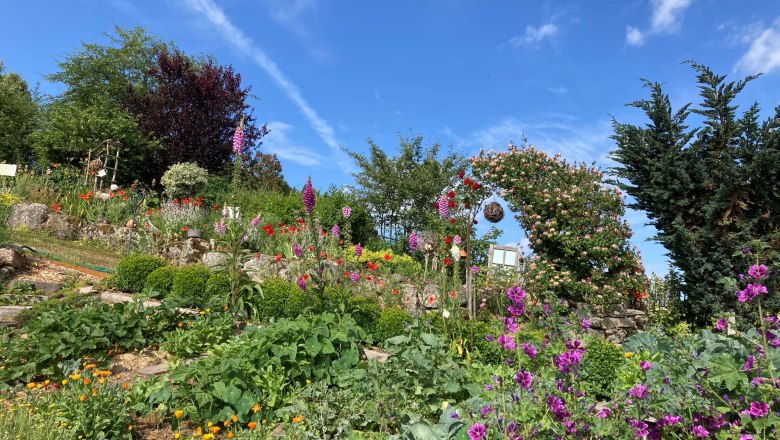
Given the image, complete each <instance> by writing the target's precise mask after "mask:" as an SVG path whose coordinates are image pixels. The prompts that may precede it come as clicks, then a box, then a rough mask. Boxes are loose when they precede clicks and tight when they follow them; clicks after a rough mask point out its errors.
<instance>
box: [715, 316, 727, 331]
mask: <svg viewBox="0 0 780 440" xmlns="http://www.w3.org/2000/svg"><path fill="white" fill-rule="evenodd" d="M727 327H728V323H727V322H726V319H725V318H720V319H718V320H717V321H716V322H715V330H720V331H724V330H726V328H727Z"/></svg>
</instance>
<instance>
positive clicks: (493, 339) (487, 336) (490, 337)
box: [485, 334, 496, 342]
mask: <svg viewBox="0 0 780 440" xmlns="http://www.w3.org/2000/svg"><path fill="white" fill-rule="evenodd" d="M485 340H486V341H488V342H493V341H495V340H496V338H494V337H493V335H491V334H487V335H485Z"/></svg>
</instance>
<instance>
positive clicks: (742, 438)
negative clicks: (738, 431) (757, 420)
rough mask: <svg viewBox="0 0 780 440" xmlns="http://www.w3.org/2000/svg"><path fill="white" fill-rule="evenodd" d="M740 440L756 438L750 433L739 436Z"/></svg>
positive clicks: (753, 439)
mask: <svg viewBox="0 0 780 440" xmlns="http://www.w3.org/2000/svg"><path fill="white" fill-rule="evenodd" d="M739 440H755V438H754V437H753V436H752V435H750V434H742V435H740V436H739Z"/></svg>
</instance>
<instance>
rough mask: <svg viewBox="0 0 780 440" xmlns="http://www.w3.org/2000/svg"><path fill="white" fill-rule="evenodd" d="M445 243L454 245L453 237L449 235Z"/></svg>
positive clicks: (445, 238)
mask: <svg viewBox="0 0 780 440" xmlns="http://www.w3.org/2000/svg"><path fill="white" fill-rule="evenodd" d="M444 242H445V243H447V244H450V243H452V237H450V236H449V235H448V236H446V237H444Z"/></svg>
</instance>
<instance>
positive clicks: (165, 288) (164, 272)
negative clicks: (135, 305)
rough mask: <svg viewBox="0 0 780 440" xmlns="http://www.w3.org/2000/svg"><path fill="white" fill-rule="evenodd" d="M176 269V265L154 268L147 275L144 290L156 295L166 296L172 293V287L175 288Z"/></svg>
mask: <svg viewBox="0 0 780 440" xmlns="http://www.w3.org/2000/svg"><path fill="white" fill-rule="evenodd" d="M176 270H177V268H176V267H175V266H163V267H158V268H157V269H155V270H153V271H152V273H150V274H149V276H148V277H146V281H145V282H144V291H146V292H149V293H151V294H152V296H154V297H157V296H162V297H166V296H168V295H170V293H171V289H173V279H174V277H175V276H176Z"/></svg>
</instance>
